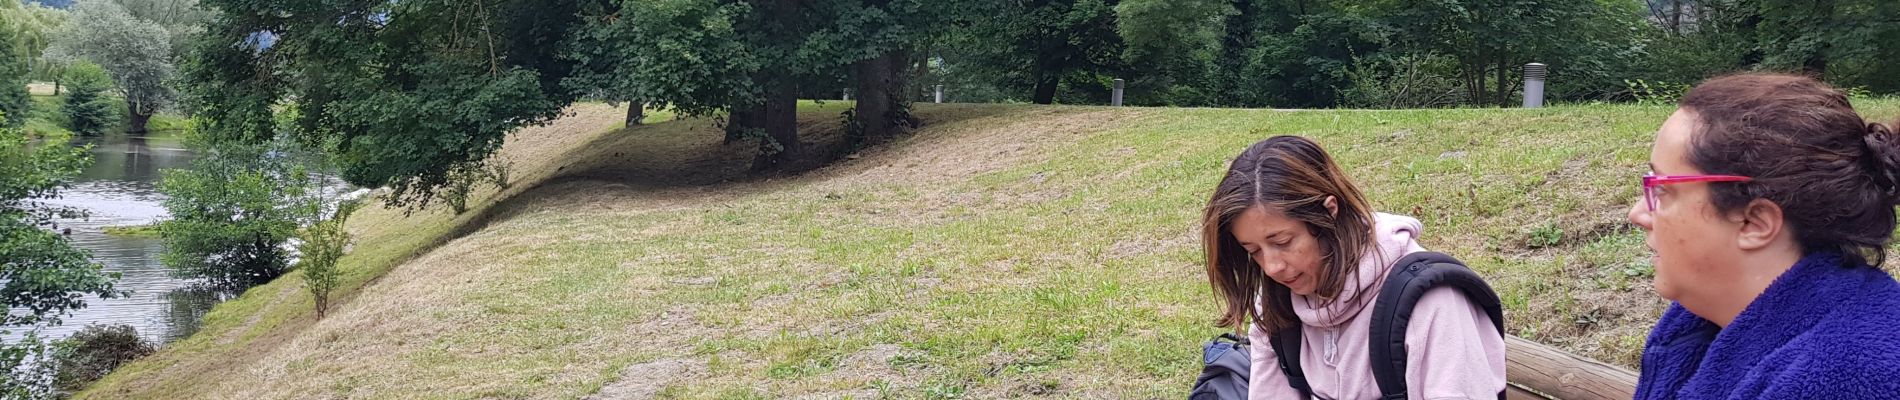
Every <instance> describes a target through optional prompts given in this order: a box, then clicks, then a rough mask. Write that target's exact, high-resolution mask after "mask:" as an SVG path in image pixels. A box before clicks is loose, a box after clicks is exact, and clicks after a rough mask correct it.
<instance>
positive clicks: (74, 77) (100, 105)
mask: <svg viewBox="0 0 1900 400" xmlns="http://www.w3.org/2000/svg"><path fill="white" fill-rule="evenodd" d="M63 81H64V83H65V85H66V90H67V94H66V101H65V104H64V105H63V106H61V111H62V112H63V113H64V114H65V116H66V127H67V128H68V129H72V130H73V132H75V133H78V134H80V135H85V136H99V135H103V134H105V132H106V130H107V129H108V128H111V127H112V125H113V123H114V122H115V121H114V119H116V118H118V116H119V115H118V111H117V110H115V109H114V108H113V105H114V101H113V100H112V99H111V98H109V97H107V96H106V91H107V90H110V89H112V79H111V78H109V77H107V76H106V71H105V69H104V68H100V67H99V66H98V65H95V64H92V63H88V62H81V63H78V64H75V65H73V66H71V67H68V68H67V69H66V76H65V79H64V80H63Z"/></svg>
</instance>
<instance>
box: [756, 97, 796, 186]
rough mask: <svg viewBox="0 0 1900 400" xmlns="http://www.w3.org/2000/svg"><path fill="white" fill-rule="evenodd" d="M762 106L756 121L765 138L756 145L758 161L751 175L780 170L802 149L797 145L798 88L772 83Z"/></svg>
mask: <svg viewBox="0 0 1900 400" xmlns="http://www.w3.org/2000/svg"><path fill="white" fill-rule="evenodd" d="M764 106H765V107H764V108H765V112H764V113H762V115H760V117H759V120H760V121H761V122H764V128H765V138H762V140H761V142H760V143H759V150H760V151H759V156H758V158H756V159H754V160H753V162H752V169H753V170H754V171H764V170H770V169H777V168H779V167H782V166H784V165H785V164H786V163H787V162H789V161H792V160H794V159H796V158H797V156H798V154H799V152H800V150H802V147H804V146H801V145H800V144H799V143H798V86H797V85H795V84H793V83H792V82H791V81H789V80H781V81H780V82H774V83H772V84H771V86H770V87H769V88H767V89H766V93H765V104H764ZM766 139H769V141H767V140H766ZM774 145H776V146H774Z"/></svg>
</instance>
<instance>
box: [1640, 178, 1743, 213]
mask: <svg viewBox="0 0 1900 400" xmlns="http://www.w3.org/2000/svg"><path fill="white" fill-rule="evenodd" d="M1752 180H1755V178H1750V177H1746V176H1735V175H1656V173H1655V172H1649V173H1645V174H1643V202H1645V203H1648V204H1649V211H1650V212H1655V211H1656V187H1657V186H1662V185H1674V184H1678V183H1690V182H1748V181H1752Z"/></svg>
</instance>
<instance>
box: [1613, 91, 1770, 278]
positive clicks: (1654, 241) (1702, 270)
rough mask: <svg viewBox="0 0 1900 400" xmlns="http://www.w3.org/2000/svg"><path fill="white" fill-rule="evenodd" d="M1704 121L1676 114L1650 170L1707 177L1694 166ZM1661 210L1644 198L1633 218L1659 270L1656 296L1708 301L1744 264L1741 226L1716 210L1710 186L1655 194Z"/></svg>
mask: <svg viewBox="0 0 1900 400" xmlns="http://www.w3.org/2000/svg"><path fill="white" fill-rule="evenodd" d="M1699 124H1700V122H1698V121H1697V118H1696V116H1695V113H1693V112H1691V111H1688V110H1676V113H1675V114H1674V115H1671V116H1670V117H1669V119H1668V120H1667V121H1664V122H1663V126H1662V129H1660V130H1658V131H1657V132H1656V144H1655V147H1653V148H1652V149H1651V150H1650V153H1649V168H1650V170H1651V172H1653V173H1654V174H1656V175H1703V174H1704V172H1703V171H1702V170H1701V169H1698V168H1696V167H1695V166H1694V165H1691V164H1690V163H1689V157H1688V154H1689V153H1688V150H1689V139H1690V136H1691V135H1693V134H1694V132H1695V128H1696V126H1697V125H1699ZM1654 193H1655V197H1656V209H1655V210H1654V211H1651V210H1650V209H1649V206H1648V205H1647V204H1646V203H1647V201H1645V200H1641V199H1639V200H1638V201H1637V202H1636V204H1633V205H1631V206H1630V209H1629V219H1630V222H1632V223H1635V224H1636V226H1638V227H1641V228H1642V230H1643V233H1644V234H1645V244H1647V245H1648V246H1649V250H1650V252H1651V254H1652V255H1651V258H1650V263H1651V265H1654V266H1655V267H1656V277H1655V280H1654V283H1655V286H1656V294H1657V295H1660V296H1662V297H1663V298H1666V299H1670V300H1675V301H1682V299H1683V298H1684V297H1696V298H1700V297H1706V296H1704V293H1703V292H1707V291H1711V290H1715V288H1714V287H1713V286H1715V285H1713V284H1711V282H1719V281H1721V279H1722V278H1724V277H1725V275H1732V274H1734V273H1735V272H1736V271H1735V268H1736V267H1735V266H1736V265H1737V263H1738V262H1739V261H1740V260H1741V255H1742V251H1741V249H1740V248H1739V247H1738V246H1737V241H1736V239H1737V232H1738V229H1737V227H1738V226H1737V223H1736V222H1734V221H1730V220H1729V218H1727V217H1724V216H1723V215H1721V213H1719V212H1717V211H1716V208H1715V204H1714V203H1713V202H1711V200H1710V197H1709V183H1705V182H1696V183H1679V184H1671V185H1664V186H1658V187H1656V188H1655V189H1654Z"/></svg>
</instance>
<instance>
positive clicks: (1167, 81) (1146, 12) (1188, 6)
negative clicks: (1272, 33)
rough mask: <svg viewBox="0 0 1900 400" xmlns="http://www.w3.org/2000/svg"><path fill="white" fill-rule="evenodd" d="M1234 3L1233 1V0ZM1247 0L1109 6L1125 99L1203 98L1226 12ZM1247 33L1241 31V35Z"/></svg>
mask: <svg viewBox="0 0 1900 400" xmlns="http://www.w3.org/2000/svg"><path fill="white" fill-rule="evenodd" d="M1233 3H1239V4H1233ZM1245 3H1248V2H1247V1H1244V0H1243V1H1240V2H1230V1H1227V0H1191V1H1170V0H1127V1H1122V2H1121V4H1118V5H1116V6H1115V21H1116V23H1117V24H1118V26H1116V31H1117V32H1119V33H1120V34H1121V37H1122V41H1123V42H1124V43H1126V45H1127V47H1126V48H1125V49H1124V52H1123V54H1122V59H1123V62H1124V63H1125V64H1126V65H1128V72H1129V73H1128V74H1127V75H1128V76H1127V77H1126V79H1127V82H1128V87H1127V91H1128V92H1129V97H1130V99H1129V101H1128V103H1130V104H1151V105H1158V104H1190V105H1198V104H1203V103H1206V102H1209V101H1210V99H1207V98H1206V93H1210V92H1213V91H1212V90H1209V89H1211V88H1207V86H1209V85H1208V79H1207V74H1208V73H1209V72H1210V71H1211V70H1212V69H1213V68H1214V53H1215V52H1216V51H1217V50H1218V49H1219V48H1220V44H1221V41H1220V39H1221V35H1222V34H1224V33H1226V31H1225V30H1224V28H1225V26H1223V24H1221V22H1225V20H1226V19H1227V18H1226V17H1227V16H1229V15H1233V14H1236V13H1237V12H1236V9H1235V7H1236V6H1247V4H1245ZM1248 34H1250V32H1249V33H1242V35H1243V36H1245V35H1248Z"/></svg>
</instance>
